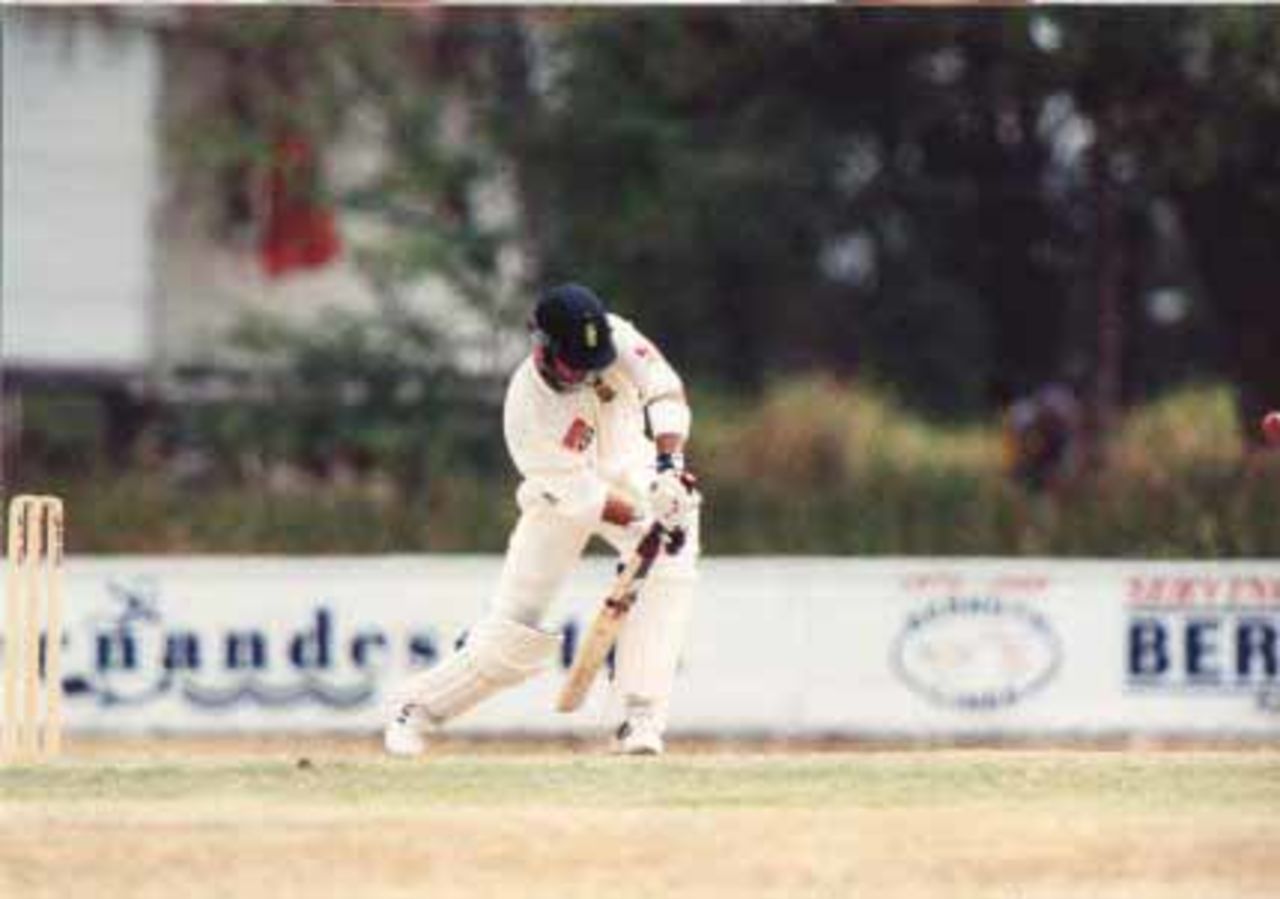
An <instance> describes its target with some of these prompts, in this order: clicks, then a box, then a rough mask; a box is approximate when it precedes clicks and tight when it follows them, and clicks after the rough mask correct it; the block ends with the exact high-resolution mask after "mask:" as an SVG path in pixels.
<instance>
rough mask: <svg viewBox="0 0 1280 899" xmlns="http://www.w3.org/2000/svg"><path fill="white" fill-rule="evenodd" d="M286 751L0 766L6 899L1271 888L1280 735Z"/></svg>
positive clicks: (146, 754) (180, 750) (1231, 892)
mask: <svg viewBox="0 0 1280 899" xmlns="http://www.w3.org/2000/svg"><path fill="white" fill-rule="evenodd" d="M303 752H304V751H303V750H302V749H301V748H297V747H294V748H287V749H286V748H281V747H280V746H279V745H275V746H273V747H270V748H268V749H266V750H261V749H255V750H253V751H245V752H237V751H235V750H234V749H233V750H227V749H225V748H218V749H212V750H207V749H205V748H203V747H201V746H199V745H193V744H182V745H178V746H173V745H167V746H163V747H160V748H159V749H158V750H157V751H154V752H152V751H147V750H145V749H139V748H137V747H133V748H131V749H129V750H128V751H124V752H120V753H116V754H113V752H112V750H111V749H109V748H108V749H103V748H101V747H98V748H96V749H95V750H94V751H93V752H91V753H89V754H88V755H87V756H82V757H80V758H77V759H73V760H71V761H68V762H64V763H59V764H56V765H53V766H49V767H44V768H10V769H5V770H0V896H5V897H16V899H36V897H46V896H50V897H52V896H58V897H62V896H89V895H92V896H108V897H132V896H147V897H149V896H168V897H174V896H235V897H246V899H254V897H259V896H262V897H272V899H283V897H292V896H308V897H323V896H373V897H393V896H394V897H399V896H405V897H408V896H416V897H441V896H444V897H476V896H519V897H525V896H532V897H542V896H547V897H551V896H556V897H578V896H584V897H585V896H607V897H610V899H615V897H633V896H634V897H641V896H644V897H651V896H678V897H709V896H748V897H784V896H785V897H792V896H814V897H818V896H823V897H825V896H831V897H837V896H838V897H846V896H868V897H877V899H880V897H896V896H904V897H906V896H911V897H914V896H922V897H923V896H946V897H951V896H955V897H980V899H981V897H1051V896H1053V897H1057V896H1082V897H1085V896H1087V897H1143V899H1145V897H1162V899H1163V897H1198V899H1216V897H1255V896H1256V897H1259V899H1261V897H1264V896H1265V897H1273V896H1275V895H1278V894H1280V891H1278V888H1280V849H1277V847H1280V752H1277V751H1276V750H1274V749H1266V748H1259V749H1246V750H1216V749H1215V750H1203V751H1164V750H1154V751H1127V750H1126V751H1121V750H1089V751H1082V750H1054V749H1035V750H1029V749H1016V750H1014V749H1010V750H993V749H975V750H907V751H888V750H885V751H859V752H846V751H827V752H787V751H782V750H771V751H768V752H763V753H755V752H747V751H717V750H707V749H705V748H703V749H693V748H686V749H683V750H681V749H680V748H679V747H677V751H676V752H674V753H672V754H670V755H668V756H667V757H665V758H663V759H660V760H652V759H615V758H610V757H606V756H600V755H595V754H584V753H582V752H580V751H572V750H570V749H565V750H563V751H559V750H556V749H550V750H548V749H547V748H545V747H542V748H536V749H534V750H528V749H522V748H521V747H520V746H515V747H507V748H504V749H501V750H495V749H493V748H482V749H479V750H473V749H470V748H468V747H466V746H465V745H458V744H451V745H449V746H447V747H445V749H444V750H443V754H441V755H438V756H436V757H432V758H429V759H425V760H423V761H419V762H412V763H403V762H401V763H395V762H390V761H385V760H382V759H380V758H378V757H377V756H376V755H374V753H373V752H372V750H371V749H368V748H365V747H358V748H354V749H353V748H351V747H346V748H343V749H341V750H329V749H326V748H324V747H309V748H308V749H306V750H305V753H306V756H305V761H304V760H303Z"/></svg>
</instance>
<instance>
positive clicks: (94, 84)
mask: <svg viewBox="0 0 1280 899" xmlns="http://www.w3.org/2000/svg"><path fill="white" fill-rule="evenodd" d="M0 15H3V26H4V27H3V34H4V37H3V41H4V44H3V50H4V69H3V74H4V81H3V104H4V120H3V125H4V132H3V177H4V181H3V185H4V190H3V260H2V261H3V270H2V283H3V294H2V300H3V303H2V307H0V348H2V350H3V374H4V377H5V379H6V381H7V382H8V384H9V385H10V386H11V387H12V386H13V385H14V384H15V383H17V384H21V383H28V382H32V381H35V382H42V383H67V382H71V381H74V382H78V383H87V384H92V385H101V386H104V387H116V386H121V385H123V384H132V385H134V386H137V385H140V384H143V383H148V384H151V385H155V384H158V383H161V382H163V380H164V375H166V374H167V373H170V372H172V371H174V370H175V369H177V368H180V367H190V366H195V367H202V368H203V367H208V366H216V365H218V364H219V363H222V362H226V361H227V360H228V358H229V357H228V355H227V353H226V336H227V333H228V332H229V331H230V330H231V329H232V328H233V327H234V326H235V325H236V324H237V323H238V322H240V321H242V320H243V319H244V317H245V316H246V315H247V314H249V313H263V314H267V315H270V316H275V317H279V318H283V319H285V320H287V321H289V322H290V323H292V324H295V325H302V326H307V325H310V324H316V323H323V321H324V320H325V319H326V317H330V316H332V315H333V314H334V312H335V310H339V311H342V312H347V313H354V314H362V313H368V314H372V313H374V312H376V311H377V310H378V308H379V299H378V298H377V296H376V295H375V294H374V292H373V291H372V290H371V289H370V287H369V286H368V284H367V283H366V282H365V280H364V279H363V277H362V276H361V274H360V273H359V272H358V271H357V269H356V268H355V266H354V265H353V263H352V262H351V260H350V255H349V254H346V253H344V255H343V256H341V257H339V258H338V259H337V260H336V261H334V262H332V263H330V264H328V265H325V266H324V267H322V268H317V269H312V270H306V271H300V272H295V273H290V274H289V275H287V276H285V277H282V278H279V279H271V278H268V277H267V276H266V274H265V272H264V271H263V269H262V267H261V265H260V260H259V258H258V254H257V252H256V251H255V248H254V247H253V246H251V245H246V246H234V245H230V244H228V243H226V242H220V241H218V240H215V239H214V238H213V237H211V236H210V235H208V234H206V233H202V231H201V230H200V227H199V226H198V224H197V222H196V217H195V216H191V215H188V214H186V213H187V210H185V209H184V208H183V206H182V204H183V202H184V200H183V198H181V197H177V196H176V195H175V193H174V192H173V190H172V184H171V183H170V182H169V181H168V180H167V178H166V161H165V154H164V146H163V136H164V128H165V121H164V119H165V113H166V112H167V111H168V110H169V108H170V106H169V105H168V104H171V103H172V102H173V99H174V96H175V92H177V93H180V92H181V91H182V90H183V89H184V79H188V80H190V79H196V80H198V79H199V78H200V73H199V72H198V70H197V69H193V67H192V66H191V65H190V62H191V61H190V60H189V59H187V58H185V57H181V56H179V54H181V53H182V50H180V49H175V48H174V47H172V46H169V45H167V44H166V38H167V31H168V29H169V28H170V27H171V26H172V24H173V23H174V22H175V21H176V19H175V18H174V16H173V12H172V10H170V11H165V10H159V11H156V10H150V9H147V8H136V9H132V10H122V11H118V12H114V13H113V14H112V18H111V20H110V21H106V20H104V19H103V18H102V17H99V16H95V15H94V14H93V13H91V12H85V11H83V10H82V11H80V12H79V13H71V14H67V13H65V12H62V11H48V10H14V9H12V8H10V9H5V10H3V12H0ZM177 63H181V65H180V66H178V65H175V64H177ZM365 149H366V150H367V149H368V148H365ZM368 155H369V154H368V153H367V152H364V153H362V152H361V151H360V148H358V147H357V148H356V149H355V150H354V151H351V150H349V151H348V152H347V153H345V154H342V158H341V159H340V160H339V161H338V164H339V165H342V164H343V162H342V160H343V159H349V160H353V161H354V162H353V164H359V161H360V160H361V159H364V160H365V161H367V158H368ZM502 199H503V200H504V204H505V205H506V206H508V207H510V206H511V202H510V194H509V193H507V194H506V196H505V197H503V198H502ZM362 228H364V226H363V225H362V223H361V222H360V221H358V220H356V219H354V218H352V217H350V216H344V217H340V218H339V229H340V231H341V232H342V236H343V242H344V245H345V246H346V247H348V248H349V247H350V245H351V238H353V237H355V238H356V239H359V237H360V231H361V230H362ZM364 230H366V231H367V228H364ZM514 265H515V267H516V268H518V261H517V262H515V263H514ZM409 299H410V300H411V306H412V309H413V310H414V311H415V312H419V313H421V314H423V315H426V316H428V317H429V318H430V319H431V320H432V322H433V323H434V324H435V325H436V326H437V327H439V328H441V329H442V330H443V331H444V332H446V333H450V334H451V335H452V336H454V337H456V339H457V344H456V345H457V346H458V347H459V348H460V351H461V353H462V358H461V361H462V362H464V363H465V364H468V365H469V366H471V367H474V368H481V369H485V368H487V369H492V368H494V367H504V366H506V365H508V364H510V362H511V361H512V358H513V354H518V353H519V352H520V349H521V348H522V346H523V335H521V334H513V333H507V334H499V335H495V334H494V333H493V328H492V325H491V324H490V323H489V322H487V321H485V320H483V319H482V318H481V316H479V315H478V314H477V313H475V312H474V310H471V309H470V308H468V307H467V306H466V304H465V303H464V302H463V301H462V300H461V299H460V298H459V297H458V295H457V294H456V293H455V292H454V291H453V290H452V289H451V288H450V287H449V286H448V285H447V284H446V283H445V282H443V281H442V280H440V279H425V280H424V282H423V283H422V284H421V285H419V286H418V287H417V288H415V289H414V290H413V291H411V293H410V296H409Z"/></svg>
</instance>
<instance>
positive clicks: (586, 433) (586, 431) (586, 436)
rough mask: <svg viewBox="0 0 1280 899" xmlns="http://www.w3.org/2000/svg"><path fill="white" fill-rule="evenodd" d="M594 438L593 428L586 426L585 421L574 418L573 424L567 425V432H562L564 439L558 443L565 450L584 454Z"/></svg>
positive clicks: (594, 431)
mask: <svg viewBox="0 0 1280 899" xmlns="http://www.w3.org/2000/svg"><path fill="white" fill-rule="evenodd" d="M595 437H596V429H595V428H593V427H591V425H589V424H587V422H586V421H585V420H583V419H581V418H575V419H574V420H573V424H571V425H569V430H567V431H565V432H564V438H563V439H562V440H561V441H560V442H561V443H562V444H563V445H564V448H565V449H567V450H570V451H572V452H575V453H585V452H586V451H587V447H589V446H591V441H592V440H594V439H595Z"/></svg>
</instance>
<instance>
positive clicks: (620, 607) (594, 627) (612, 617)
mask: <svg viewBox="0 0 1280 899" xmlns="http://www.w3.org/2000/svg"><path fill="white" fill-rule="evenodd" d="M663 533H664V532H663V530H662V526H661V525H658V524H655V525H654V526H653V527H651V528H649V532H648V533H647V534H645V535H644V539H643V540H641V541H640V545H639V546H637V547H636V549H635V552H633V553H632V554H631V558H630V559H628V560H627V564H626V565H625V566H623V569H622V572H621V573H620V574H619V575H618V579H617V580H615V581H614V582H613V587H612V589H610V591H609V595H608V596H606V597H605V600H604V603H603V604H602V605H601V606H600V611H598V612H597V613H596V617H595V619H594V620H593V621H592V622H591V627H590V628H588V630H587V632H586V633H585V634H584V635H583V637H582V642H581V643H580V644H579V645H578V651H577V653H576V654H575V655H574V657H573V665H572V666H571V667H570V668H569V673H568V674H567V675H566V676H565V681H564V685H563V686H562V687H561V688H560V697H559V698H558V699H557V700H556V710H557V711H561V712H572V711H575V710H576V709H578V708H580V707H581V706H582V703H583V702H584V701H585V700H586V698H587V694H588V693H589V692H591V684H592V683H594V682H595V679H596V675H597V674H598V673H599V672H600V669H601V667H603V666H604V660H605V659H606V658H607V657H608V655H609V650H611V649H613V644H614V641H616V640H617V639H618V632H619V631H621V630H622V625H623V623H624V622H625V621H626V620H627V613H629V612H630V611H631V607H632V606H634V605H635V603H636V597H638V596H639V595H640V588H641V587H643V586H644V579H645V578H646V577H648V575H649V569H650V568H652V567H653V560H654V559H656V558H657V557H658V553H659V552H660V551H661V549H662V536H663Z"/></svg>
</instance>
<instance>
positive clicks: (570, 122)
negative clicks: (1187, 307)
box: [530, 10, 1065, 414]
mask: <svg viewBox="0 0 1280 899" xmlns="http://www.w3.org/2000/svg"><path fill="white" fill-rule="evenodd" d="M559 38H560V41H561V44H560V46H561V52H562V54H563V62H562V64H561V66H560V67H559V68H558V69H557V71H556V77H555V78H554V79H553V80H552V83H551V84H550V85H549V86H548V87H547V90H546V94H545V97H544V103H545V105H546V107H547V109H548V111H547V114H546V115H545V116H544V118H543V120H542V130H541V136H540V140H539V141H537V142H535V144H534V145H533V147H532V150H531V160H530V165H531V168H533V169H534V170H535V171H536V172H537V176H538V188H539V189H540V190H541V191H542V192H543V193H544V194H545V195H546V196H549V197H555V198H556V199H557V201H558V202H556V203H554V204H553V203H550V202H543V203H542V204H540V205H541V206H543V207H544V208H545V209H549V210H550V213H549V214H548V216H547V217H546V218H544V219H543V227H542V228H540V229H539V231H538V237H539V238H540V244H541V255H542V258H543V259H544V260H545V262H546V264H547V266H548V268H549V269H550V270H551V271H553V272H556V273H565V274H568V273H577V274H579V276H581V277H584V278H586V279H589V280H592V281H594V282H596V283H598V284H600V285H601V286H602V287H603V288H604V289H605V291H606V292H607V293H609V294H611V295H613V296H615V297H616V299H617V301H618V302H619V304H620V305H621V307H622V308H623V309H639V308H643V309H644V312H645V316H646V320H647V321H651V322H655V321H656V322H657V323H658V324H657V327H659V328H660V329H661V330H662V331H663V332H665V333H663V334H662V335H661V336H662V337H663V339H664V342H665V343H666V344H667V345H669V346H671V347H672V351H673V352H674V353H675V354H676V355H677V356H679V357H680V358H681V359H682V360H685V361H686V364H687V365H689V366H690V367H691V368H693V369H694V370H695V371H696V372H698V373H700V374H702V375H704V376H709V377H718V378H722V379H726V380H729V381H731V382H733V383H735V384H739V385H745V386H749V387H758V386H759V385H760V384H761V383H763V382H764V380H765V379H766V378H767V377H768V376H769V374H770V373H771V372H776V371H779V370H786V369H795V368H798V367H809V366H824V367H832V368H835V369H837V370H843V371H852V370H854V369H855V368H857V367H859V366H861V369H862V371H863V372H864V373H867V374H870V375H872V376H874V377H876V378H878V379H882V380H885V381H888V382H890V383H892V384H894V385H895V386H896V387H897V388H898V389H899V390H900V391H901V392H902V393H903V394H904V395H905V396H907V397H908V398H909V399H911V400H913V401H915V402H917V403H918V404H920V405H924V406H926V407H929V408H932V409H934V410H935V411H941V412H945V413H952V414H954V413H957V412H966V411H972V410H974V409H976V408H979V407H980V406H981V405H982V403H983V402H984V396H985V394H986V392H987V390H988V389H989V387H990V386H991V381H992V380H993V378H994V376H995V374H996V373H1002V374H1003V375H1004V376H1006V377H1008V378H1011V379H1013V380H1015V381H1016V382H1018V384H1019V385H1021V386H1031V385H1034V384H1035V383H1037V382H1038V381H1039V380H1042V379H1044V378H1047V377H1049V376H1051V375H1052V374H1053V373H1054V368H1055V366H1056V365H1057V363H1058V357H1059V356H1060V355H1061V353H1060V352H1059V350H1058V345H1059V344H1060V343H1061V326H1060V325H1059V324H1057V323H1058V322H1060V321H1061V320H1062V319H1064V313H1063V311H1062V310H1063V306H1064V302H1065V301H1064V289H1063V287H1062V285H1061V277H1060V273H1059V272H1058V271H1056V270H1055V267H1054V260H1053V259H1052V258H1051V255H1050V253H1049V252H1048V249H1047V247H1048V245H1049V238H1050V236H1051V234H1050V232H1051V229H1052V228H1053V219H1052V217H1051V215H1050V210H1049V208H1048V204H1047V202H1046V198H1045V196H1044V190H1043V186H1042V184H1043V180H1044V167H1045V164H1046V160H1047V159H1048V157H1049V148H1048V146H1047V139H1046V138H1045V137H1044V136H1042V135H1041V134H1039V133H1038V131H1037V128H1036V118H1037V116H1038V115H1039V112H1040V107H1041V105H1042V104H1043V102H1044V97H1045V93H1046V91H1047V89H1048V79H1047V77H1045V76H1044V75H1043V74H1041V73H1040V69H1043V68H1045V66H1046V65H1047V62H1048V60H1047V59H1046V58H1044V57H1045V54H1044V53H1043V51H1042V50H1040V49H1039V48H1038V47H1037V46H1036V45H1035V44H1034V43H1033V41H1032V40H1031V38H1030V36H1029V32H1028V28H1027V19H1026V18H1025V17H1022V16H1004V17H1002V16H967V17H965V16H959V17H957V16H930V17H928V18H924V17H919V16H910V15H905V14H903V13H901V12H897V11H859V12H858V13H856V14H854V13H852V12H851V11H847V10H845V11H817V10H804V11H796V10H745V11H744V10H734V11H697V12H683V13H680V14H673V13H671V12H670V11H663V12H661V13H659V12H656V11H653V12H642V13H632V12H628V13H625V14H623V13H619V12H618V11H612V12H611V13H610V14H607V15H600V14H597V15H588V16H581V17H578V18H575V19H573V20H571V22H570V23H569V27H567V28H565V29H564V30H563V31H562V32H561V34H560V35H559Z"/></svg>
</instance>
